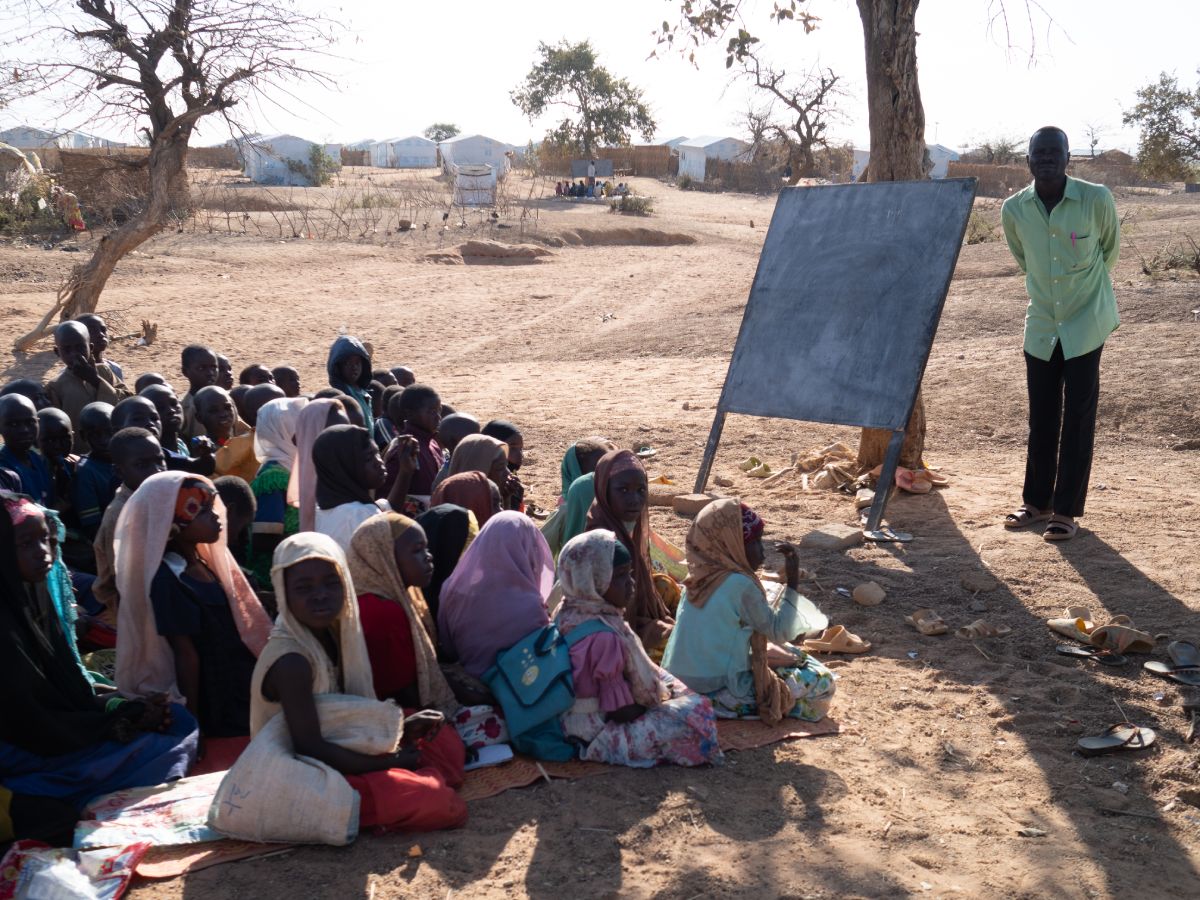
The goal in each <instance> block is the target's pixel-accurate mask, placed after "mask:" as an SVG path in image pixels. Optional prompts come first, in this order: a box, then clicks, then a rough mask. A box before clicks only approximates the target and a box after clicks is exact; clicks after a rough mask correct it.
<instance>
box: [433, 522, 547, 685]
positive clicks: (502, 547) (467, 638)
mask: <svg viewBox="0 0 1200 900" xmlns="http://www.w3.org/2000/svg"><path fill="white" fill-rule="evenodd" d="M553 586H554V557H553V556H551V555H550V547H549V546H548V545H547V544H546V539H545V538H544V537H542V533H541V532H540V531H538V528H537V526H536V525H535V524H534V523H533V520H532V519H530V518H529V517H528V516H525V515H523V514H521V513H519V512H513V511H509V512H502V513H497V514H496V515H494V516H492V517H491V518H490V519H489V520H488V523H487V524H486V525H484V526H483V529H482V530H481V531H480V532H479V536H478V537H477V538H475V540H474V541H473V542H472V543H471V546H470V547H468V548H467V551H466V552H465V553H464V554H463V555H462V558H461V559H460V560H459V561H458V566H457V567H455V569H454V574H452V575H451V576H450V577H449V578H448V579H446V583H445V584H443V585H442V593H441V603H440V605H439V607H438V637H439V639H440V641H441V643H442V647H443V648H444V649H446V650H448V651H450V652H451V653H454V654H456V655H457V656H458V659H459V661H460V662H461V663H462V666H463V668H464V669H466V671H467V673H468V674H470V675H474V676H475V677H476V678H478V677H479V676H480V675H482V674H483V673H484V672H486V671H487V670H488V668H490V667H491V666H492V664H493V663H495V662H496V654H497V653H499V652H500V651H501V650H506V649H508V648H509V647H511V646H512V645H513V644H515V643H516V642H517V641H519V640H520V639H521V638H523V637H525V635H527V634H529V633H530V632H531V631H535V630H536V629H538V628H541V627H543V626H545V625H546V624H548V623H549V621H550V617H549V614H548V613H547V611H546V598H547V597H548V596H549V595H550V589H551V588H552V587H553Z"/></svg>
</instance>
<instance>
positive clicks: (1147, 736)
mask: <svg viewBox="0 0 1200 900" xmlns="http://www.w3.org/2000/svg"><path fill="white" fill-rule="evenodd" d="M1156 737H1158V735H1156V734H1155V733H1154V729H1153V728H1141V727H1139V726H1137V725H1134V724H1133V723H1132V722H1119V723H1117V724H1116V725H1110V726H1108V728H1106V729H1105V730H1104V733H1103V734H1098V735H1095V736H1094V737H1084V738H1080V739H1079V740H1078V741H1076V743H1075V748H1076V749H1077V750H1078V751H1079V755H1080V756H1103V755H1104V754H1105V753H1116V752H1118V751H1120V750H1144V749H1146V748H1147V747H1149V746H1150V745H1151V744H1153V743H1154V739H1155V738H1156Z"/></svg>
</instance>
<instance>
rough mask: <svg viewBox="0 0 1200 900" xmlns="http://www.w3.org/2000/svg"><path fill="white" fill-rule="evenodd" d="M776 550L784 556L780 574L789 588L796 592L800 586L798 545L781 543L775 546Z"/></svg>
mask: <svg viewBox="0 0 1200 900" xmlns="http://www.w3.org/2000/svg"><path fill="white" fill-rule="evenodd" d="M775 549H776V550H778V551H779V552H780V553H781V554H783V569H782V570H781V571H780V573H779V574H780V575H781V576H782V577H783V580H784V582H785V583H786V584H787V586H788V587H790V588H791V589H792V590H793V591H794V590H796V588H797V587H799V586H800V556H799V554H798V552H797V550H796V545H795V544H789V543H787V542H786V541H780V542H779V543H778V544H776V545H775Z"/></svg>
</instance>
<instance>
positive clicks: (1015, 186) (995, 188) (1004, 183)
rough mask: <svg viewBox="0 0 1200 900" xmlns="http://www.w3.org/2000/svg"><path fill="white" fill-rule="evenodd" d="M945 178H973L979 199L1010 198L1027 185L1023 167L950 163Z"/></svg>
mask: <svg viewBox="0 0 1200 900" xmlns="http://www.w3.org/2000/svg"><path fill="white" fill-rule="evenodd" d="M946 177H947V178H974V179H975V180H976V184H975V193H976V195H977V196H979V197H999V198H1004V197H1008V196H1011V195H1012V194H1014V193H1016V192H1017V191H1019V190H1020V189H1021V188H1023V187H1025V186H1026V185H1027V184H1029V181H1030V175H1029V169H1027V168H1025V167H1024V166H995V165H988V164H984V163H963V162H957V161H953V160H952V161H951V162H950V163H949V164H947V167H946Z"/></svg>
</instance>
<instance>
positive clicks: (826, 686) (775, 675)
mask: <svg viewBox="0 0 1200 900" xmlns="http://www.w3.org/2000/svg"><path fill="white" fill-rule="evenodd" d="M763 530H764V525H763V520H762V519H761V518H760V517H759V516H758V514H757V513H755V512H754V511H753V510H752V509H750V508H749V507H748V506H745V505H744V504H739V503H738V501H737V500H718V501H716V502H715V503H711V504H709V505H708V506H706V507H705V508H704V509H703V510H701V511H700V513H699V515H697V516H696V520H695V521H694V522H693V523H692V527H691V529H690V530H689V531H688V536H687V559H688V567H689V570H690V574H689V575H688V579H687V582H686V585H685V589H684V595H683V601H682V602H681V603H680V604H679V621H678V622H677V623H676V625H675V630H674V631H673V632H672V633H671V640H670V642H669V643H668V644H667V652H666V655H665V656H664V657H663V666H664V667H665V668H666V669H667V671H669V672H670V673H671V674H672V675H675V676H677V677H678V678H680V679H681V680H682V681H683V682H684V683H686V684H687V685H688V687H690V688H691V689H692V690H694V691H697V692H699V693H702V694H706V695H707V696H709V697H710V698H712V701H713V705H714V706H715V707H716V709H717V715H719V716H723V717H734V716H750V715H757V716H759V717H760V718H761V719H762V720H763V721H765V722H767V723H768V724H772V725H773V724H775V723H777V722H779V721H781V720H782V719H783V718H785V717H789V716H790V717H792V718H796V719H805V720H807V721H810V722H816V721H819V720H820V719H823V718H824V717H825V716H826V714H827V713H828V712H829V704H830V701H831V700H832V698H833V692H834V688H835V685H834V676H833V673H832V672H830V671H829V669H827V668H825V667H824V666H823V665H821V664H820V663H819V662H817V661H816V660H814V659H812V658H811V657H809V656H807V655H806V654H805V653H804V651H803V650H800V649H798V648H796V647H793V646H791V644H790V643H789V642H791V641H794V640H796V639H798V638H801V637H803V635H804V634H806V633H807V632H809V631H814V630H818V629H821V628H824V627H825V626H826V625H827V624H828V620H827V619H826V618H825V616H824V615H823V614H822V613H821V612H820V611H819V610H818V609H817V608H816V607H815V606H813V605H812V603H811V602H809V601H808V600H807V599H805V598H804V597H802V596H800V594H799V593H797V591H796V587H797V584H798V583H799V578H800V565H799V562H798V558H797V556H796V551H795V548H793V547H791V546H790V545H783V547H782V548H781V549H782V550H783V553H784V560H785V563H786V566H785V572H784V577H785V580H786V585H787V586H786V588H785V590H784V591H783V596H782V597H781V598H780V600H779V603H778V607H776V608H773V607H772V605H771V604H770V603H768V602H767V597H766V592H765V590H764V589H763V585H762V582H761V581H759V580H758V575H757V574H756V572H757V570H758V568H759V567H760V566H761V565H762V563H763V560H764V557H765V550H764V549H763V541H762V535H763Z"/></svg>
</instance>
